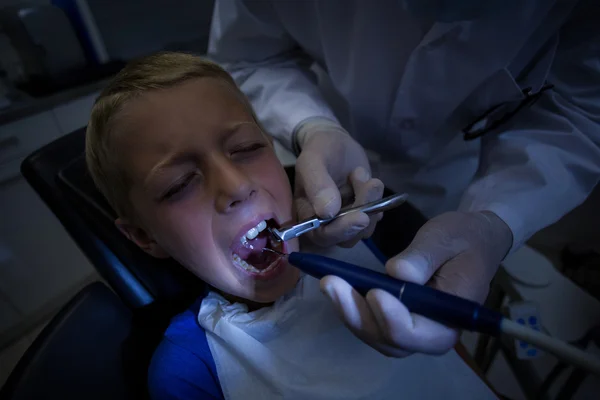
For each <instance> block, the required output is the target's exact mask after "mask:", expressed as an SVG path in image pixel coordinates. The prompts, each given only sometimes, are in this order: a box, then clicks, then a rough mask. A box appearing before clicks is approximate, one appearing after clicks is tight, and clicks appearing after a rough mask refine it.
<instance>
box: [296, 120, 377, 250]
mask: <svg viewBox="0 0 600 400" xmlns="http://www.w3.org/2000/svg"><path fill="white" fill-rule="evenodd" d="M295 140H296V142H297V145H298V147H300V149H301V151H300V155H299V156H298V160H297V161H296V182H295V185H296V188H295V202H296V211H297V214H298V218H299V220H302V219H305V218H309V217H313V216H314V215H317V216H319V217H321V218H330V217H333V216H334V215H336V214H337V213H338V212H339V211H340V208H341V207H342V203H343V201H344V200H347V201H346V203H347V204H344V206H346V205H352V206H357V205H362V204H365V203H368V202H371V201H374V200H377V199H380V198H381V196H382V195H383V183H382V182H381V181H380V180H379V179H373V178H371V170H370V168H369V162H368V159H367V156H366V154H365V152H364V150H363V148H362V147H361V146H360V145H359V144H358V143H357V142H356V141H355V140H354V139H352V137H351V136H350V135H349V134H348V133H347V132H346V131H345V130H344V129H343V128H341V127H340V126H339V125H338V124H336V123H335V122H333V121H330V120H327V119H323V118H315V119H311V120H308V121H305V122H304V123H303V124H302V125H301V127H300V128H299V129H298V132H297V134H296V137H295ZM348 200H349V201H348ZM381 216H382V215H381V214H376V215H372V216H368V215H367V214H365V213H359V212H356V213H351V214H349V215H346V216H344V217H342V218H340V219H338V220H336V221H334V222H332V223H330V224H327V225H325V226H323V227H321V228H319V229H316V230H314V231H312V232H310V233H308V234H307V235H306V236H308V238H309V239H311V240H312V241H313V242H314V243H315V244H318V245H320V246H331V245H334V244H338V245H340V246H354V245H355V244H356V242H358V241H359V240H361V239H363V238H367V237H369V236H371V235H372V234H373V231H374V230H375V225H376V224H377V221H379V220H380V219H381Z"/></svg>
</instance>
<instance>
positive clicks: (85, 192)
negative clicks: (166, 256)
mask: <svg viewBox="0 0 600 400" xmlns="http://www.w3.org/2000/svg"><path fill="white" fill-rule="evenodd" d="M84 144H85V130H84V129H80V130H78V131H75V132H73V133H71V134H69V135H67V136H64V137H62V138H60V139H58V140H56V141H54V142H53V143H50V144H49V145H47V146H45V147H43V148H41V149H39V150H38V151H36V152H34V153H33V154H31V155H30V156H29V157H27V158H26V159H25V160H24V161H23V163H22V165H21V171H22V173H23V175H24V176H25V178H26V179H27V181H28V182H29V183H30V184H31V186H32V187H33V188H34V189H35V191H36V192H37V193H38V194H39V195H40V197H41V198H42V200H43V201H44V202H45V203H46V204H47V205H48V207H50V209H51V210H52V212H53V213H54V214H55V215H56V216H57V217H58V219H59V220H60V222H61V223H62V224H63V226H64V227H65V228H66V229H67V231H68V232H69V234H70V235H71V237H72V238H73V240H74V241H75V242H76V243H77V245H78V246H79V247H80V248H81V249H82V251H83V252H84V253H85V254H86V256H87V257H88V258H89V259H90V261H91V262H92V264H93V265H94V267H95V268H96V269H97V270H98V272H99V273H100V274H101V275H102V277H103V278H104V279H105V280H106V281H107V282H108V284H109V285H110V286H111V287H112V288H113V289H114V290H115V291H116V292H117V294H118V295H119V297H120V298H121V299H123V301H124V302H125V303H126V304H127V305H128V306H130V307H132V308H138V307H143V306H147V305H149V304H151V303H153V302H154V301H155V300H156V299H160V300H161V301H164V302H173V301H178V302H182V303H184V302H186V301H188V300H189V302H191V300H190V299H191V298H193V297H196V296H197V295H198V293H199V292H200V291H201V290H202V282H200V281H199V280H198V279H195V278H194V279H190V278H192V275H191V274H190V273H189V272H187V271H186V270H184V269H183V268H182V267H181V266H179V265H177V264H176V263H174V262H171V261H166V260H157V259H155V258H153V257H151V256H149V255H147V254H145V253H144V252H143V251H141V250H140V249H139V248H137V247H136V246H135V245H134V244H133V243H131V242H129V241H128V240H124V238H123V236H122V235H121V233H120V232H119V231H118V230H117V228H116V227H115V226H114V212H113V211H112V209H111V208H110V207H109V206H108V203H107V202H106V201H105V199H104V198H103V196H102V195H101V194H100V193H99V192H98V191H97V190H96V188H95V186H94V184H93V182H92V180H91V178H90V177H89V176H88V174H87V169H86V168H85V159H84V155H83V154H84Z"/></svg>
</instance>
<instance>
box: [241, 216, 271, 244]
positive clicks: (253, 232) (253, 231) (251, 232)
mask: <svg viewBox="0 0 600 400" xmlns="http://www.w3.org/2000/svg"><path fill="white" fill-rule="evenodd" d="M266 228H267V222H266V221H260V222H259V223H258V224H257V225H256V226H255V227H253V228H250V229H248V232H246V234H245V235H244V236H242V237H241V238H240V241H241V242H242V244H244V245H245V244H246V242H247V241H248V240H252V239H254V238H256V237H257V236H258V234H259V233H261V232H262V231H264V230H265V229H266Z"/></svg>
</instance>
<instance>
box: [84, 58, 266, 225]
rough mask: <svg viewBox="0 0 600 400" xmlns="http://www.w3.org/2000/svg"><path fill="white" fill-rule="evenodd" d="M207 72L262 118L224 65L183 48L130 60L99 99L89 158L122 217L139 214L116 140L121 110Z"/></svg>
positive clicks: (90, 129) (88, 145) (89, 134)
mask: <svg viewBox="0 0 600 400" xmlns="http://www.w3.org/2000/svg"><path fill="white" fill-rule="evenodd" d="M207 77H210V78H216V79H219V80H221V81H223V82H225V83H226V84H227V85H229V86H231V87H232V88H233V89H234V91H235V93H236V94H238V95H239V97H240V100H241V101H242V102H243V103H244V104H245V105H246V106H247V107H248V109H249V111H250V112H251V114H252V117H253V118H254V120H255V121H256V123H257V124H258V123H259V122H258V120H257V118H256V115H255V114H254V111H253V110H252V107H251V106H250V104H249V102H248V100H247V99H246V97H245V96H244V95H243V94H242V92H241V91H240V90H239V88H238V87H237V85H236V84H235V82H234V80H233V79H232V78H231V76H230V75H229V74H228V73H227V72H226V71H225V70H224V69H223V68H221V67H220V66H218V65H217V64H215V63H213V62H210V61H208V60H204V59H202V58H200V57H197V56H193V55H190V54H185V53H171V52H163V53H157V54H153V55H150V56H147V57H143V58H141V59H139V60H136V61H133V62H131V63H129V64H128V65H127V66H126V67H125V68H123V69H122V70H121V72H119V73H118V74H117V75H116V76H115V78H114V79H113V80H112V81H111V82H110V83H109V84H108V86H107V87H106V88H105V89H104V90H103V91H102V92H101V93H100V96H99V97H98V98H97V99H96V102H95V104H94V107H93V108H92V113H91V117H90V121H89V123H88V126H87V132H86V144H85V154H86V162H87V166H88V170H89V171H90V174H91V175H92V179H93V180H94V182H95V184H96V186H97V187H98V189H99V190H100V192H102V194H103V195H104V197H106V199H107V200H108V202H109V204H110V205H111V206H112V207H113V209H114V210H115V211H116V212H117V214H118V215H119V216H120V217H127V218H135V215H134V210H133V209H132V206H131V203H130V201H129V189H130V180H129V176H128V174H127V172H126V171H124V170H123V169H122V168H121V167H120V163H119V154H118V150H117V149H116V148H115V145H114V143H115V141H114V136H115V134H116V131H117V128H116V126H115V125H116V121H117V120H118V118H117V116H118V115H119V113H120V111H121V110H122V109H123V107H124V106H125V105H126V104H127V103H128V102H129V101H131V100H132V99H135V98H137V97H139V96H141V95H143V94H144V93H147V92H150V91H154V90H160V89H166V88H170V87H173V86H176V85H179V84H181V83H183V82H186V81H188V80H191V79H197V78H207ZM259 126H260V124H259ZM261 129H262V128H261Z"/></svg>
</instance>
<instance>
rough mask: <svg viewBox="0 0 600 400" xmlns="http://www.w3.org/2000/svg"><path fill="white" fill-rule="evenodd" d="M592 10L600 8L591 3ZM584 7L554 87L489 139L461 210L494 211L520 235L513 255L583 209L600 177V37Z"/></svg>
mask: <svg viewBox="0 0 600 400" xmlns="http://www.w3.org/2000/svg"><path fill="white" fill-rule="evenodd" d="M587 3H588V4H590V5H591V7H592V8H594V7H596V8H595V10H598V8H597V6H595V5H594V4H593V2H592V1H589V2H587ZM595 15H597V14H595V13H594V12H593V10H592V9H587V8H586V5H585V4H581V5H580V6H579V8H578V9H576V10H575V11H574V14H573V16H572V17H571V19H570V20H569V22H567V24H565V25H564V26H563V28H562V29H561V31H560V37H559V45H558V47H557V49H556V54H555V59H554V63H553V65H552V67H551V70H550V73H549V76H548V82H549V83H552V84H554V85H555V87H554V89H553V90H552V91H549V92H546V93H545V94H544V95H542V97H541V98H540V99H539V100H538V101H537V102H536V103H535V104H534V105H533V106H531V107H530V108H528V109H526V110H523V111H522V112H520V113H519V114H517V115H516V116H515V117H514V118H513V119H512V120H511V121H509V122H508V123H507V124H506V125H505V126H503V127H500V128H499V129H501V130H502V132H495V133H493V132H492V133H490V134H489V135H488V136H489V137H487V138H486V137H484V140H483V142H482V155H481V163H480V169H479V171H478V173H477V176H476V179H475V180H474V182H473V183H472V184H471V185H470V186H469V188H468V189H467V191H466V193H465V195H464V197H463V198H462V202H461V204H460V206H459V208H460V209H461V210H465V211H482V210H489V211H493V212H495V213H496V214H497V215H498V216H499V217H500V218H502V219H503V220H504V221H505V222H506V223H507V225H508V226H509V227H510V228H511V230H512V232H513V237H514V240H513V247H512V251H514V250H516V249H517V248H518V247H519V246H520V245H521V244H523V243H524V242H525V241H526V240H527V239H529V238H530V237H531V236H532V235H533V234H534V233H535V232H537V231H538V230H540V229H542V228H544V227H546V226H548V225H550V224H552V223H554V222H556V221H557V220H558V219H560V218H561V217H562V216H563V215H565V214H566V213H568V212H569V211H571V210H572V209H573V208H575V207H577V206H578V205H579V204H581V203H582V202H583V201H584V200H585V199H586V197H587V196H588V195H589V193H590V192H591V191H592V189H593V188H594V187H595V186H596V184H597V183H598V180H599V176H600V148H599V147H600V56H599V54H600V33H599V32H598V29H597V28H596V26H597V20H596V19H595Z"/></svg>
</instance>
